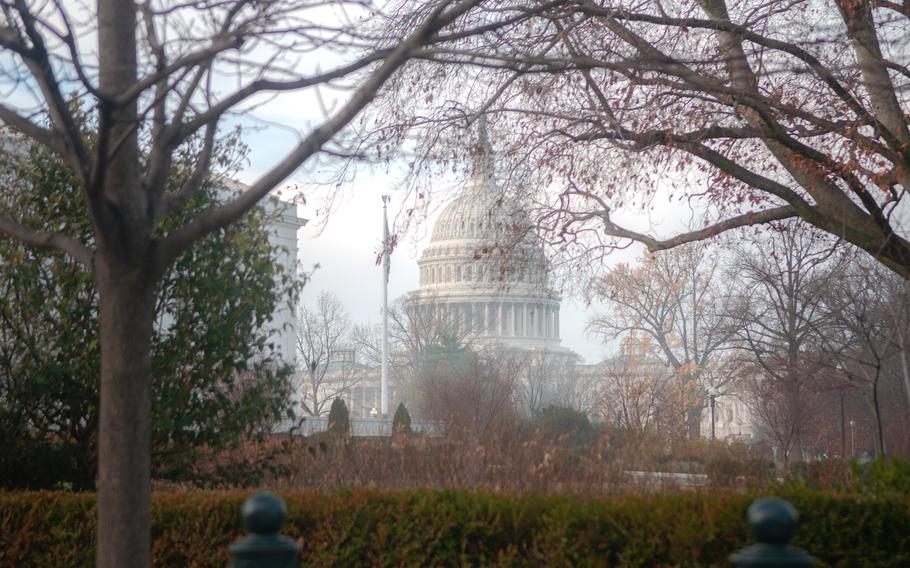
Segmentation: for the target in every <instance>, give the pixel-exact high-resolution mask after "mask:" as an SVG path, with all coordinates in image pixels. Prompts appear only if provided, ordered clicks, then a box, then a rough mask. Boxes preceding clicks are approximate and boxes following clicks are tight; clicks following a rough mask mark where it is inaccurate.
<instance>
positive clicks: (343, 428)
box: [328, 397, 351, 436]
mask: <svg viewBox="0 0 910 568" xmlns="http://www.w3.org/2000/svg"><path fill="white" fill-rule="evenodd" d="M328 431H329V432H332V433H333V434H335V435H338V436H346V435H348V433H350V431H351V419H350V417H349V416H348V407H347V406H345V404H344V401H343V400H341V397H337V398H336V399H335V400H333V401H332V408H330V409H329V428H328Z"/></svg>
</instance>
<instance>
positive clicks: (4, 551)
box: [0, 490, 910, 568]
mask: <svg viewBox="0 0 910 568" xmlns="http://www.w3.org/2000/svg"><path fill="white" fill-rule="evenodd" d="M248 494H249V493H248V492H244V493H241V492H228V493H223V492H222V493H206V492H197V493H180V494H162V495H156V496H155V498H154V501H153V510H152V526H153V528H152V533H153V534H152V538H153V552H152V554H153V562H154V564H155V565H156V566H174V567H181V568H183V567H209V566H211V567H218V568H223V567H224V566H225V565H226V563H227V555H226V552H225V547H226V546H227V544H228V543H230V542H232V541H233V540H234V539H236V538H237V537H238V536H240V535H241V532H242V530H241V527H240V519H239V511H240V505H241V503H242V502H243V499H244V498H245V497H246V496H247V495H248ZM782 496H783V497H784V498H786V499H789V500H790V501H791V502H792V503H793V504H794V505H796V507H797V509H798V510H799V511H800V514H801V516H802V521H801V525H800V529H799V532H798V535H797V539H796V542H795V544H797V545H799V546H802V547H804V548H806V549H807V550H808V551H809V552H811V553H812V554H814V555H815V556H817V557H818V558H820V559H822V560H823V561H824V562H825V563H826V564H828V565H831V566H910V499H908V497H906V496H895V495H892V496H890V497H885V496H870V495H865V496H863V495H838V494H826V493H821V492H808V491H802V492H798V493H790V494H787V493H785V494H783V495H782ZM283 497H284V499H285V501H286V502H287V505H288V508H289V511H290V519H289V522H288V525H287V526H286V527H285V530H284V533H285V534H287V535H290V536H292V537H294V538H296V539H299V541H300V542H302V543H303V560H304V565H305V566H461V565H475V566H724V565H726V558H727V556H728V555H729V554H730V553H731V552H733V551H734V550H736V549H738V548H740V547H742V546H744V545H745V544H747V536H746V531H745V527H744V524H743V517H744V512H745V509H746V507H748V505H749V504H750V503H751V502H752V500H753V499H755V498H756V497H757V495H755V494H749V495H746V494H723V493H679V494H657V495H643V496H641V495H639V496H634V497H632V496H630V497H625V498H610V499H585V498H583V497H576V496H558V495H557V496H539V495H522V496H510V495H500V494H478V493H471V492H467V491H426V490H415V491H404V492H397V493H383V492H377V491H370V490H355V491H350V492H340V493H322V494H318V493H292V494H284V495H283ZM94 509H95V501H94V496H93V495H90V494H65V493H0V566H22V567H26V566H36V567H37V566H40V567H49V566H91V565H92V562H93V547H94V531H95V521H94V519H95V510H94Z"/></svg>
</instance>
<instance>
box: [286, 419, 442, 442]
mask: <svg viewBox="0 0 910 568" xmlns="http://www.w3.org/2000/svg"><path fill="white" fill-rule="evenodd" d="M328 428H329V418H328V417H327V416H307V417H306V418H304V419H303V420H301V421H300V423H299V424H297V425H296V426H295V432H296V433H298V434H302V435H304V436H311V435H313V434H318V433H319V432H325V431H326V430H328ZM411 431H413V432H419V433H421V434H425V435H427V436H438V435H440V433H441V432H442V428H441V427H440V425H439V423H438V422H433V421H432V420H412V421H411ZM351 435H352V436H354V437H355V438H388V437H389V436H391V435H392V419H391V418H360V417H358V418H352V419H351Z"/></svg>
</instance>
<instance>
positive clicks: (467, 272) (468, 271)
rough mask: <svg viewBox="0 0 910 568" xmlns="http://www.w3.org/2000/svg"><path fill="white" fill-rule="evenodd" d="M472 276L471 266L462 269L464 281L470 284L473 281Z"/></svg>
mask: <svg viewBox="0 0 910 568" xmlns="http://www.w3.org/2000/svg"><path fill="white" fill-rule="evenodd" d="M472 276H473V274H471V265H470V264H469V265H467V266H465V267H464V279H465V280H467V281H468V282H470V281H471V280H473V278H472Z"/></svg>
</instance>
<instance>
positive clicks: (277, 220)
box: [262, 197, 307, 365]
mask: <svg viewBox="0 0 910 568" xmlns="http://www.w3.org/2000/svg"><path fill="white" fill-rule="evenodd" d="M262 206H263V207H264V208H265V211H266V215H267V217H268V219H269V224H268V228H267V229H268V232H269V243H270V244H271V245H272V246H273V247H276V248H277V251H278V252H277V257H276V258H275V262H277V263H279V264H281V266H282V267H283V268H284V269H285V271H286V273H287V274H290V275H291V276H293V277H296V276H297V251H298V246H297V232H298V231H299V230H300V229H301V228H303V226H304V225H306V223H307V220H306V219H304V218H303V217H300V216H299V215H298V214H297V205H296V204H294V203H289V202H287V201H282V200H280V199H278V198H276V197H269V198H267V199H265V200H263V201H262ZM271 325H272V328H273V329H275V330H276V331H275V333H274V334H273V335H272V337H271V338H270V341H271V342H273V343H274V344H275V345H276V347H277V350H278V351H279V353H280V354H281V358H282V359H283V360H284V362H285V363H288V364H290V365H295V362H296V358H297V335H296V334H297V319H296V316H295V314H294V310H293V309H291V307H289V306H288V304H287V302H284V301H282V302H279V303H278V305H277V306H276V307H275V312H274V314H273V316H272V321H271Z"/></svg>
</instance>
